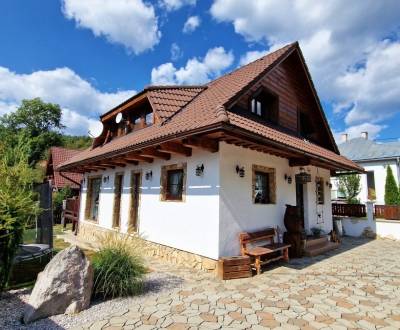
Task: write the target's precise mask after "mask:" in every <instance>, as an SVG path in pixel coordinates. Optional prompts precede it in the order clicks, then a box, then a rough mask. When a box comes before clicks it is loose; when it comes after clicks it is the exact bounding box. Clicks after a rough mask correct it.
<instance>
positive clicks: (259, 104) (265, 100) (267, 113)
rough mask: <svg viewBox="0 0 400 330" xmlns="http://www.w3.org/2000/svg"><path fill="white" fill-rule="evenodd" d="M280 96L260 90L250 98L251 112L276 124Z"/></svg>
mask: <svg viewBox="0 0 400 330" xmlns="http://www.w3.org/2000/svg"><path fill="white" fill-rule="evenodd" d="M278 103H279V102H278V97H276V96H275V95H273V94H271V93H268V92H266V91H261V92H258V93H257V94H256V95H255V96H254V97H253V98H251V100H250V109H251V112H252V113H253V114H255V115H257V116H259V117H262V118H263V119H265V120H267V121H269V122H272V123H274V124H276V123H277V122H278V110H279V109H278Z"/></svg>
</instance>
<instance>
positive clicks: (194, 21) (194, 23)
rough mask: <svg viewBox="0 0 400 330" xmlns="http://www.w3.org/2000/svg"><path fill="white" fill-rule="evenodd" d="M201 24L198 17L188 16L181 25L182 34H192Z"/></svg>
mask: <svg viewBox="0 0 400 330" xmlns="http://www.w3.org/2000/svg"><path fill="white" fill-rule="evenodd" d="M200 24H201V20H200V17H199V16H190V17H189V18H188V19H187V20H186V22H185V24H184V25H183V30H182V31H183V33H192V32H193V31H194V30H196V29H197V28H198V27H199V26H200Z"/></svg>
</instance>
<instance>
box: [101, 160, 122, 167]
mask: <svg viewBox="0 0 400 330" xmlns="http://www.w3.org/2000/svg"><path fill="white" fill-rule="evenodd" d="M100 164H101V165H104V166H107V167H108V166H109V165H111V166H119V167H125V166H126V162H125V163H123V162H117V161H114V160H113V161H111V160H104V161H102V162H101V163H100Z"/></svg>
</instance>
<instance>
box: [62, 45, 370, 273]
mask: <svg viewBox="0 0 400 330" xmlns="http://www.w3.org/2000/svg"><path fill="white" fill-rule="evenodd" d="M100 119H101V122H102V123H103V132H102V133H101V135H100V136H99V137H97V138H96V139H95V140H94V142H93V146H92V148H91V149H90V150H87V151H85V152H82V153H80V154H79V155H77V156H75V157H73V158H72V159H69V160H68V161H66V162H65V163H63V164H62V165H61V167H60V170H62V171H79V172H81V173H83V174H84V181H83V186H82V192H81V196H82V199H81V209H80V229H79V230H80V235H83V236H85V237H87V238H90V237H92V239H93V237H95V234H94V233H96V232H99V231H102V230H104V229H109V230H114V231H118V232H122V233H136V232H137V233H139V234H141V235H142V236H143V237H144V238H145V239H146V241H147V242H148V243H149V244H150V245H152V246H153V247H154V251H155V252H154V253H155V254H160V255H164V256H166V255H168V256H172V257H170V259H171V260H172V261H174V262H183V263H185V264H188V265H193V266H195V267H197V268H206V269H210V268H212V267H215V261H216V260H217V259H218V258H220V257H223V256H233V255H238V254H239V253H240V251H239V240H238V235H239V233H240V232H241V231H253V230H257V229H262V228H265V227H276V226H279V227H280V228H281V229H282V230H284V224H283V217H284V213H285V208H286V204H292V205H296V204H298V205H299V206H301V209H302V211H303V217H304V227H305V229H306V231H307V232H310V230H311V228H313V227H316V226H318V227H320V228H322V229H323V230H324V231H325V232H327V233H328V232H329V231H330V230H331V229H332V214H331V201H330V191H329V183H330V175H331V173H334V172H335V171H362V168H361V167H360V166H358V165H357V164H355V163H353V162H352V161H351V160H348V159H347V158H345V157H343V156H341V155H340V154H339V150H338V148H337V146H336V144H335V141H334V138H333V136H332V133H331V131H330V129H329V126H328V123H327V120H326V118H325V115H324V113H323V110H322V107H321V104H320V102H319V99H318V96H317V93H316V90H315V88H314V85H313V83H312V80H311V77H310V74H309V71H308V69H307V66H306V64H305V60H304V58H303V55H302V52H301V50H300V47H299V45H298V43H293V44H290V45H287V46H285V47H283V48H281V49H279V50H277V51H275V52H273V53H270V54H268V55H266V56H264V57H262V58H260V59H258V60H256V61H254V62H252V63H250V64H248V65H245V66H243V67H241V68H239V69H237V70H235V71H233V72H231V73H229V74H226V75H224V76H222V77H220V78H218V79H216V80H214V81H211V82H210V83H208V84H205V85H199V86H150V87H147V88H145V89H144V90H143V91H142V92H140V93H139V94H137V95H135V96H133V97H131V98H130V99H128V100H126V101H125V102H123V103H122V104H120V105H118V106H117V107H115V108H114V109H112V110H110V111H109V112H107V113H105V114H103V115H102V116H101V117H100ZM307 182H308V183H307Z"/></svg>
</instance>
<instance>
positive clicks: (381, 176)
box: [332, 159, 399, 205]
mask: <svg viewBox="0 0 400 330" xmlns="http://www.w3.org/2000/svg"><path fill="white" fill-rule="evenodd" d="M358 164H359V165H361V166H362V167H364V169H365V171H374V176H375V193H376V200H375V201H374V202H375V203H376V204H378V205H383V204H385V183H386V171H387V170H386V167H387V166H390V167H391V168H392V172H393V176H394V178H395V180H396V183H397V184H399V178H398V170H397V164H396V161H395V160H394V159H393V160H380V161H372V162H359V163H358ZM360 175H361V179H360V180H361V191H360V193H359V195H358V198H359V200H360V202H361V203H363V204H364V203H365V202H367V201H368V186H367V175H366V174H360ZM337 191H338V182H337V179H336V178H333V179H332V192H333V194H332V199H337V198H338V194H337Z"/></svg>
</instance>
